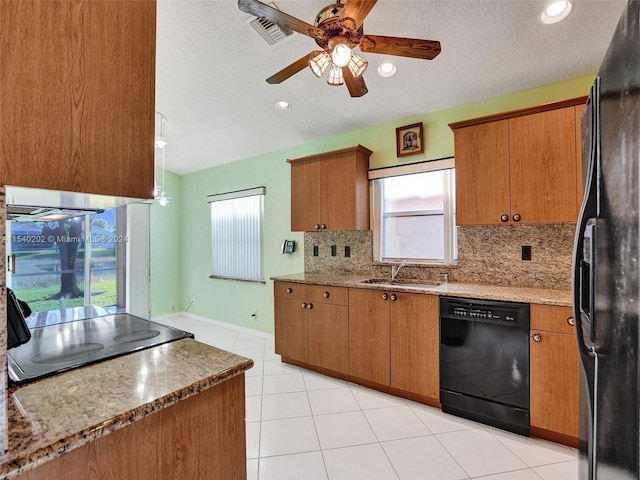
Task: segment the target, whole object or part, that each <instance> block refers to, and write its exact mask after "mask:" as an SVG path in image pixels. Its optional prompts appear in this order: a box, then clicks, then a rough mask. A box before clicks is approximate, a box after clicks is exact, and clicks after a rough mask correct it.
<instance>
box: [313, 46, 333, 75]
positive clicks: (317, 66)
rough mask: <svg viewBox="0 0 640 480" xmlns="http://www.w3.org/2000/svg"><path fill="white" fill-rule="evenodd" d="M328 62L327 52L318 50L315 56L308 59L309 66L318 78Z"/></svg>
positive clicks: (329, 59)
mask: <svg viewBox="0 0 640 480" xmlns="http://www.w3.org/2000/svg"><path fill="white" fill-rule="evenodd" d="M330 63H331V57H330V56H329V54H328V53H327V52H320V53H319V54H317V55H316V56H315V57H311V58H310V59H309V68H310V69H311V71H312V72H313V74H314V75H315V76H316V77H318V78H320V77H322V75H323V74H324V71H325V70H326V69H327V67H328V66H329V64H330Z"/></svg>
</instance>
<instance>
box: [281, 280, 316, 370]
mask: <svg viewBox="0 0 640 480" xmlns="http://www.w3.org/2000/svg"><path fill="white" fill-rule="evenodd" d="M273 288H274V293H275V298H274V304H275V308H274V310H275V315H274V317H275V325H274V330H275V351H276V353H278V354H279V355H282V356H283V357H287V358H291V359H293V360H298V361H300V362H305V363H306V362H308V361H309V330H308V325H307V311H308V309H307V302H306V297H307V286H306V285H302V284H298V283H286V282H275V283H274V286H273Z"/></svg>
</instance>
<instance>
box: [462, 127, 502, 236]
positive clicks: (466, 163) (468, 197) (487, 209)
mask: <svg viewBox="0 0 640 480" xmlns="http://www.w3.org/2000/svg"><path fill="white" fill-rule="evenodd" d="M454 137H455V157H456V223H457V224H458V225H498V224H501V223H504V222H503V221H501V217H502V215H506V216H507V222H508V221H509V217H510V210H509V144H508V141H509V130H508V123H507V120H502V121H498V122H491V123H484V124H481V125H474V126H470V127H464V128H459V129H456V130H455V131H454Z"/></svg>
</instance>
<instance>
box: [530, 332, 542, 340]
mask: <svg viewBox="0 0 640 480" xmlns="http://www.w3.org/2000/svg"><path fill="white" fill-rule="evenodd" d="M531 338H532V339H533V341H534V342H541V341H542V335H540V334H539V333H534V334H533V335H531Z"/></svg>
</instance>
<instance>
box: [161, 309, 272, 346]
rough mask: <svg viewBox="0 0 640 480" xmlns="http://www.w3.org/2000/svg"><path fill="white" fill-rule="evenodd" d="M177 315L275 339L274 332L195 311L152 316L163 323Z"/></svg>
mask: <svg viewBox="0 0 640 480" xmlns="http://www.w3.org/2000/svg"><path fill="white" fill-rule="evenodd" d="M177 317H187V318H191V319H193V320H198V321H200V322H205V323H210V324H212V325H215V326H217V327H224V328H228V329H230V330H236V331H238V332H241V333H248V334H251V335H258V336H260V337H264V338H266V339H269V340H273V333H267V332H262V331H260V330H254V329H252V328H248V327H243V326H241V325H236V324H234V323H227V322H222V321H220V320H214V319H213V318H209V317H204V316H202V315H196V314H195V313H188V312H176V313H170V314H167V315H161V316H159V317H155V318H152V320H153V321H157V322H160V323H162V321H163V320H172V319H174V318H177Z"/></svg>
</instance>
